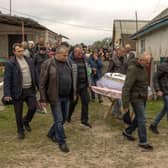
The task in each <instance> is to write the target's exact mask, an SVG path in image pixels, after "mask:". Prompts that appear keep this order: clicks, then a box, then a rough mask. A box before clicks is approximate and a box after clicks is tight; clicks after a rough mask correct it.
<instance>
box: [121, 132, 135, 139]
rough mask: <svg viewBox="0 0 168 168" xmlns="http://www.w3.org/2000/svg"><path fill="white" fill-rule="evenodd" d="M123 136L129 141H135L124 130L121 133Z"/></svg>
mask: <svg viewBox="0 0 168 168" xmlns="http://www.w3.org/2000/svg"><path fill="white" fill-rule="evenodd" d="M122 134H123V136H124V137H126V138H127V139H128V140H129V141H135V140H136V139H135V138H134V137H133V136H132V135H129V134H127V133H126V131H125V130H124V131H123V132H122Z"/></svg>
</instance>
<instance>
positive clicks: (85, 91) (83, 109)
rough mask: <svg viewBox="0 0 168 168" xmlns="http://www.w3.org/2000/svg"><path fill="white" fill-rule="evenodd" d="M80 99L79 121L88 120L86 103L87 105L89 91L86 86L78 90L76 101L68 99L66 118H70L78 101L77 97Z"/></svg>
mask: <svg viewBox="0 0 168 168" xmlns="http://www.w3.org/2000/svg"><path fill="white" fill-rule="evenodd" d="M79 97H80V99H81V105H82V106H81V122H88V105H89V93H88V89H87V87H85V88H82V89H80V90H79V91H78V94H77V99H76V101H72V100H71V101H70V105H69V117H68V119H69V120H71V117H72V114H73V112H74V110H75V107H76V105H77V103H78V99H79Z"/></svg>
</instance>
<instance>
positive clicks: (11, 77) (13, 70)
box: [3, 56, 37, 99]
mask: <svg viewBox="0 0 168 168" xmlns="http://www.w3.org/2000/svg"><path fill="white" fill-rule="evenodd" d="M24 58H25V60H26V62H27V63H28V65H29V68H30V73H31V78H32V87H33V89H34V91H35V88H36V86H37V80H36V75H35V69H34V65H33V62H32V61H31V60H30V59H29V58H27V57H24ZM3 90H4V96H5V97H6V96H9V97H12V98H13V99H19V98H20V96H21V95H22V73H21V69H20V66H19V64H18V62H17V60H16V57H15V56H13V57H11V59H10V60H9V61H8V62H7V63H6V64H5V73H4V86H3Z"/></svg>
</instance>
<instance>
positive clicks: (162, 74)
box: [149, 59, 168, 134]
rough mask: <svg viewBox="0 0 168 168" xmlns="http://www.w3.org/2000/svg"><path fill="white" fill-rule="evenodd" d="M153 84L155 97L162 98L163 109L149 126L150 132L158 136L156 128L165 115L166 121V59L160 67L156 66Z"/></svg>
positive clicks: (167, 70) (167, 106) (167, 103)
mask: <svg viewBox="0 0 168 168" xmlns="http://www.w3.org/2000/svg"><path fill="white" fill-rule="evenodd" d="M153 84H154V88H155V91H156V95H157V96H159V97H163V103H164V106H163V109H162V111H161V112H160V113H159V114H158V115H157V116H156V118H155V120H154V121H153V122H152V124H151V125H150V127H149V128H150V130H151V131H152V132H153V133H155V134H159V131H158V129H157V126H158V124H159V122H160V120H161V119H162V118H163V117H164V115H165V114H167V119H168V59H166V60H165V61H164V62H163V63H162V64H161V65H159V66H158V70H157V72H156V73H155V74H154V78H153Z"/></svg>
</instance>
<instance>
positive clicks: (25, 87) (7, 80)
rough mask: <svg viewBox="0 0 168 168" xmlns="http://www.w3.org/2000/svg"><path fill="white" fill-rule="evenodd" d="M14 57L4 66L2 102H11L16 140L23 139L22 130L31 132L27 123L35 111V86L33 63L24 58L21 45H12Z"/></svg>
mask: <svg viewBox="0 0 168 168" xmlns="http://www.w3.org/2000/svg"><path fill="white" fill-rule="evenodd" d="M13 52H14V55H15V56H14V57H12V58H11V59H10V60H9V61H8V62H7V63H6V65H5V74H4V100H5V101H10V100H12V102H13V105H14V111H15V116H16V123H17V131H18V138H19V139H24V137H25V134H24V128H23V126H24V127H25V129H26V130H27V131H29V132H30V131H31V127H30V125H29V123H30V122H31V120H32V118H33V116H34V113H35V111H36V97H35V87H36V85H37V82H36V78H35V71H34V66H33V63H32V62H31V61H30V60H29V58H26V57H25V56H24V55H23V53H24V49H23V48H22V46H21V44H19V43H15V44H14V45H13ZM24 101H25V102H26V104H27V106H28V112H27V114H26V115H25V117H24V118H23V117H22V114H23V103H24Z"/></svg>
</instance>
